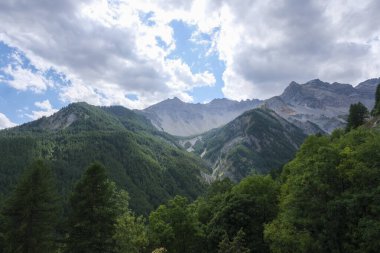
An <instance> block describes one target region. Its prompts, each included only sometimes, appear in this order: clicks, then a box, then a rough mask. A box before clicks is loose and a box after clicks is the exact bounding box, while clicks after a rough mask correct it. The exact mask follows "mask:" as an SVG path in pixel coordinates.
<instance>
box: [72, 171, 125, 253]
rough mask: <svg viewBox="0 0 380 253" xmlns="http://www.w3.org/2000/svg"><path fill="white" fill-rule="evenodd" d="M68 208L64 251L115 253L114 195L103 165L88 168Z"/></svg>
mask: <svg viewBox="0 0 380 253" xmlns="http://www.w3.org/2000/svg"><path fill="white" fill-rule="evenodd" d="M70 206H71V211H70V214H69V226H68V228H69V233H68V239H67V252H70V253H75V252H81V253H85V252H89V253H90V252H93V253H95V252H99V253H107V252H116V245H115V241H114V239H113V236H114V234H115V221H116V218H117V215H118V213H117V212H118V210H117V195H116V190H115V185H114V184H113V183H111V182H110V181H109V180H108V177H107V175H106V170H105V168H104V167H103V166H101V165H100V164H93V165H91V166H90V167H88V169H87V170H86V172H85V173H84V175H83V176H82V178H81V180H80V181H79V182H78V184H77V185H76V187H75V190H74V192H73V195H72V197H71V199H70Z"/></svg>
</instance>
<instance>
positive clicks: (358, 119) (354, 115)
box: [346, 102, 369, 132]
mask: <svg viewBox="0 0 380 253" xmlns="http://www.w3.org/2000/svg"><path fill="white" fill-rule="evenodd" d="M368 115H369V112H368V109H367V107H365V106H364V105H363V104H362V103H360V102H359V103H357V104H352V105H351V106H350V112H349V115H348V119H347V126H346V131H347V132H348V131H350V130H351V129H356V128H358V127H359V126H361V125H363V124H364V122H365V120H366V118H367V117H368Z"/></svg>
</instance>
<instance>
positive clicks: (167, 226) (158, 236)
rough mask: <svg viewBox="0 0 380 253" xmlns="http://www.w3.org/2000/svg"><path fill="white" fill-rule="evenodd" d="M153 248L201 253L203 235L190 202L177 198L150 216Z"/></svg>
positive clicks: (175, 252)
mask: <svg viewBox="0 0 380 253" xmlns="http://www.w3.org/2000/svg"><path fill="white" fill-rule="evenodd" d="M149 229H150V243H151V246H152V248H157V247H162V246H163V247H165V248H166V249H168V251H169V252H173V253H186V252H201V250H202V248H201V245H202V241H203V237H204V235H203V233H202V231H201V229H200V224H199V222H198V221H197V219H196V215H195V212H194V210H193V208H192V206H190V205H189V203H188V200H187V199H186V198H184V197H181V196H176V197H175V198H174V199H172V200H169V202H168V203H167V204H166V205H160V206H159V207H158V208H157V209H156V210H155V211H153V212H152V213H151V214H150V216H149Z"/></svg>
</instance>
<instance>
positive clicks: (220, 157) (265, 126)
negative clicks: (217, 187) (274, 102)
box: [194, 108, 306, 181]
mask: <svg viewBox="0 0 380 253" xmlns="http://www.w3.org/2000/svg"><path fill="white" fill-rule="evenodd" d="M305 138H306V135H305V134H304V133H303V132H302V130H301V129H300V128H298V127H296V126H294V125H292V124H291V123H289V122H287V121H286V120H284V119H283V118H281V117H280V116H278V115H277V114H276V113H275V112H274V111H271V110H268V109H264V108H260V109H253V110H250V111H247V112H245V113H244V114H242V115H240V116H239V117H237V118H236V119H234V120H233V121H231V122H230V123H228V124H227V125H225V126H224V127H222V128H218V129H214V130H211V131H210V132H207V133H206V134H204V135H202V136H201V137H200V138H199V139H198V142H197V143H196V144H195V145H194V149H195V152H196V153H197V154H199V155H201V156H202V158H203V159H205V160H207V161H209V162H210V163H211V164H212V168H213V176H214V177H215V178H224V177H228V178H230V179H232V180H234V181H239V180H241V179H242V178H244V177H245V176H247V175H248V174H250V173H252V172H258V173H268V172H269V171H270V170H272V169H278V168H279V167H281V166H282V165H283V164H285V163H286V162H287V161H289V160H290V159H292V158H293V156H294V154H295V152H296V151H297V149H298V148H299V146H300V145H301V144H302V142H303V140H304V139H305Z"/></svg>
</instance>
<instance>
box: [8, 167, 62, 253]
mask: <svg viewBox="0 0 380 253" xmlns="http://www.w3.org/2000/svg"><path fill="white" fill-rule="evenodd" d="M58 210H59V209H58V197H57V193H56V188H55V184H54V181H53V177H52V173H51V170H50V169H48V168H47V167H46V166H45V164H44V163H43V162H42V161H36V162H34V163H33V164H32V165H31V166H30V167H29V168H28V169H27V170H26V171H25V174H24V175H23V177H22V178H21V180H20V182H19V184H18V185H17V187H16V189H15V190H14V192H13V194H12V195H11V197H10V198H9V199H8V201H7V202H6V204H5V207H4V209H3V211H2V212H3V216H4V233H3V237H4V244H5V245H4V252H20V253H21V252H28V253H34V252H35V253H44V252H46V253H50V252H54V251H55V249H56V242H55V225H56V224H57V220H58V219H57V215H58Z"/></svg>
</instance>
